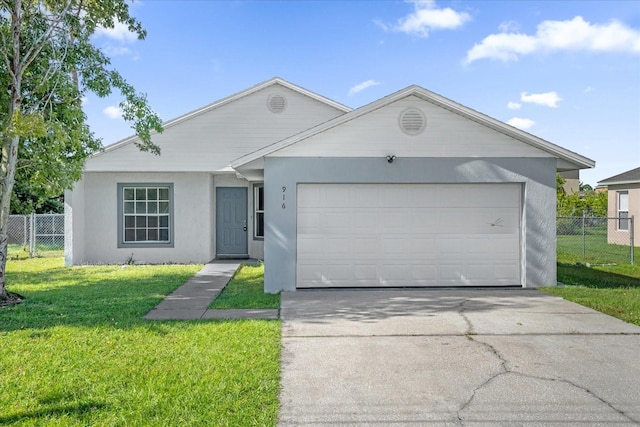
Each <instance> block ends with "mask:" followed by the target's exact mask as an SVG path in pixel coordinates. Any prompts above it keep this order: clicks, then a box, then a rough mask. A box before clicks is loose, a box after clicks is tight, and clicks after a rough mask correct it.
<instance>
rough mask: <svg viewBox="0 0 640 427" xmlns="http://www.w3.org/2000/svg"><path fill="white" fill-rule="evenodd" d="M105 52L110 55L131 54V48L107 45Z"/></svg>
mask: <svg viewBox="0 0 640 427" xmlns="http://www.w3.org/2000/svg"><path fill="white" fill-rule="evenodd" d="M104 53H106V54H107V55H109V56H125V55H131V49H129V48H128V47H126V46H112V45H107V46H105V47H104Z"/></svg>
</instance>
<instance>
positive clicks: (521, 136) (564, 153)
mask: <svg viewBox="0 0 640 427" xmlns="http://www.w3.org/2000/svg"><path fill="white" fill-rule="evenodd" d="M411 95H416V96H418V97H420V98H422V99H423V100H425V101H427V102H431V103H434V104H436V105H438V106H440V107H442V108H445V109H447V110H449V111H451V112H453V113H456V114H459V115H461V116H463V117H466V118H468V119H470V120H473V121H475V122H476V123H479V124H482V125H484V126H487V127H489V128H491V129H493V130H495V131H496V132H500V133H502V134H504V135H507V136H509V137H512V138H514V139H516V140H518V141H521V142H524V143H525V144H529V145H531V146H533V147H535V148H538V149H540V150H542V151H545V152H547V153H549V154H552V155H554V157H557V158H560V159H563V160H565V161H568V162H570V163H573V164H575V165H576V169H590V168H593V167H595V161H594V160H592V159H589V158H588V157H584V156H582V155H580V154H578V153H574V152H573V151H570V150H567V149H565V148H562V147H560V146H558V145H555V144H553V143H551V142H548V141H545V140H544V139H542V138H539V137H537V136H535V135H532V134H530V133H528V132H525V131H522V130H520V129H517V128H515V127H513V126H510V125H508V124H506V123H503V122H501V121H499V120H496V119H494V118H492V117H489V116H487V115H486V114H482V113H479V112H477V111H475V110H473V109H471V108H468V107H465V106H463V105H461V104H458V103H457V102H454V101H451V100H450V99H447V98H445V97H443V96H441V95H438V94H436V93H434V92H431V91H428V90H426V89H424V88H422V87H420V86H417V85H412V86H409V87H407V88H405V89H402V90H400V91H398V92H395V93H393V94H391V95H388V96H385V97H384V98H381V99H379V100H377V101H374V102H372V103H370V104H367V105H365V106H363V107H360V108H358V109H355V110H353V111H351V112H348V113H346V114H344V115H342V116H338V117H336V118H335V119H333V120H330V121H328V122H326V123H323V124H320V125H318V126H316V127H313V128H311V129H308V130H307V131H304V132H301V133H299V134H297V135H295V136H292V137H290V138H287V139H284V140H282V141H279V142H276V143H275V144H271V145H269V146H267V147H264V148H263V149H260V150H258V151H255V152H253V153H250V154H247V155H245V156H242V157H240V158H238V159H236V160H234V161H232V162H231V167H233V168H237V167H241V166H242V165H244V164H246V163H250V162H252V161H254V160H256V159H258V158H260V157H264V156H267V155H269V154H272V153H274V152H276V151H279V150H281V149H284V148H286V147H288V146H290V145H293V144H295V143H297V142H300V141H302V140H304V139H307V138H309V137H311V136H314V135H317V134H319V133H321V132H324V131H326V130H328V129H331V128H333V127H336V126H339V125H341V124H342V123H346V122H348V121H350V120H353V119H355V118H357V117H360V116H363V115H365V114H367V113H369V112H371V111H374V110H376V109H379V108H382V107H383V106H385V105H388V104H391V103H393V102H396V101H398V100H400V99H402V98H405V97H407V96H411Z"/></svg>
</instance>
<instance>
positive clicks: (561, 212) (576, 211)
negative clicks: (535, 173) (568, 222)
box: [556, 174, 608, 217]
mask: <svg viewBox="0 0 640 427" xmlns="http://www.w3.org/2000/svg"><path fill="white" fill-rule="evenodd" d="M564 183H565V180H564V178H562V177H561V176H560V174H556V197H557V204H556V214H557V216H592V217H606V216H607V202H608V200H607V193H606V192H602V193H597V192H596V191H595V190H594V189H593V187H591V186H590V185H589V184H583V183H580V191H579V192H577V193H573V194H569V195H567V194H566V192H565V191H564V187H563V185H564Z"/></svg>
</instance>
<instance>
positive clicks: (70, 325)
mask: <svg viewBox="0 0 640 427" xmlns="http://www.w3.org/2000/svg"><path fill="white" fill-rule="evenodd" d="M199 268H200V266H197V265H188V266H183V265H164V266H127V267H126V268H122V267H120V266H84V267H73V268H65V267H64V266H63V262H62V259H61V258H53V259H52V258H36V259H27V260H20V261H10V262H9V266H8V274H9V275H10V279H11V284H10V290H11V291H14V292H17V293H20V294H22V295H24V296H25V297H26V299H25V301H24V302H23V303H21V304H20V305H17V306H14V307H5V308H0V366H1V367H2V375H0V390H2V393H0V407H1V408H2V411H0V425H30V426H35V425H38V426H44V425H46V426H71V425H77V426H209V425H216V426H252V425H253V426H268V425H275V424H276V422H277V411H278V392H279V379H280V369H279V354H280V329H281V323H280V321H273V320H270V321H269V320H234V321H189V322H184V321H151V320H145V319H144V318H143V316H144V314H145V313H146V312H148V311H149V310H150V309H151V308H152V307H154V306H155V305H156V304H157V303H158V302H160V301H161V300H162V298H163V297H164V296H165V295H167V294H169V293H170V292H171V291H173V290H174V289H175V288H177V287H178V286H180V285H181V284H182V283H184V282H185V281H186V280H188V278H189V277H191V276H192V275H193V274H194V273H195V272H196V271H198V269H199Z"/></svg>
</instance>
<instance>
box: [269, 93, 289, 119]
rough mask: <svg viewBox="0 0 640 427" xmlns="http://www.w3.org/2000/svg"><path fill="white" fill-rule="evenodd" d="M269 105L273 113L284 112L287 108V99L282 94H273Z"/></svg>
mask: <svg viewBox="0 0 640 427" xmlns="http://www.w3.org/2000/svg"><path fill="white" fill-rule="evenodd" d="M267 106H268V107H269V111H271V112H272V113H276V114H277V113H282V112H283V111H284V110H285V109H286V108H287V99H286V98H285V97H284V96H282V95H271V96H270V97H269V99H268V100H267Z"/></svg>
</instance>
